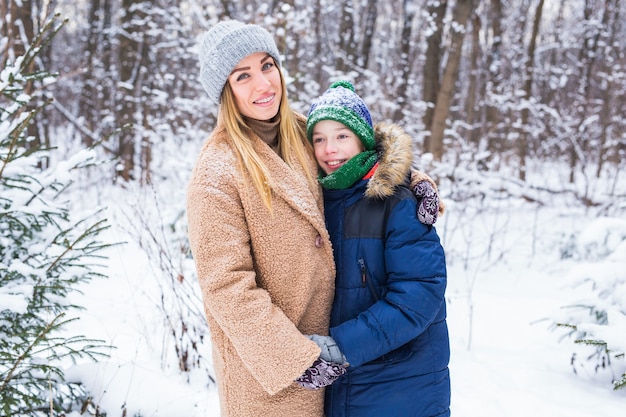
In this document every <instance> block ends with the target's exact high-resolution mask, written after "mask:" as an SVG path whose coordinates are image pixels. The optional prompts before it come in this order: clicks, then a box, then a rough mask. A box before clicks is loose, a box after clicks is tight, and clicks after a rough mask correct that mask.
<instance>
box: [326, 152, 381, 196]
mask: <svg viewBox="0 0 626 417" xmlns="http://www.w3.org/2000/svg"><path fill="white" fill-rule="evenodd" d="M377 159H378V154H377V153H376V151H374V150H372V151H364V152H361V153H360V154H358V155H356V156H354V157H353V158H351V159H350V160H349V161H348V162H346V163H345V164H343V165H342V166H340V167H339V169H338V170H337V171H335V172H333V173H331V174H329V175H326V176H324V174H323V173H321V174H320V177H319V181H320V184H322V187H323V188H325V189H327V190H344V189H346V188H349V187H351V186H352V185H353V184H354V183H356V182H357V181H358V180H360V179H361V178H363V177H364V176H365V174H367V173H368V172H369V170H370V169H372V167H373V166H374V164H375V163H376V160H377Z"/></svg>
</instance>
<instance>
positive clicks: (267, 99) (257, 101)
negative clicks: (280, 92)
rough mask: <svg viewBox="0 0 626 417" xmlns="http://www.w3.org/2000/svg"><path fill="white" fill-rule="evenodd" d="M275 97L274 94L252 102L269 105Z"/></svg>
mask: <svg viewBox="0 0 626 417" xmlns="http://www.w3.org/2000/svg"><path fill="white" fill-rule="evenodd" d="M275 96H276V95H275V94H272V95H270V96H267V97H265V98H262V99H260V100H255V101H254V103H255V104H267V103H269V102H270V101H272V100H274V97H275Z"/></svg>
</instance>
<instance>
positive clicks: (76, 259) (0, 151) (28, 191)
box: [0, 19, 110, 417]
mask: <svg viewBox="0 0 626 417" xmlns="http://www.w3.org/2000/svg"><path fill="white" fill-rule="evenodd" d="M61 26H62V24H58V23H56V20H55V19H52V20H51V21H49V22H48V24H47V25H46V26H45V27H44V28H43V30H42V32H41V33H40V35H39V37H38V38H37V39H35V40H34V41H33V46H32V47H31V48H30V49H29V50H28V51H27V52H26V54H25V55H24V56H20V57H18V58H16V59H15V60H14V62H7V63H6V64H5V65H4V66H3V68H2V69H1V72H0V416H2V417H4V416H13V417H17V416H44V415H63V414H64V413H68V412H70V411H72V410H80V408H81V407H84V406H86V405H87V404H88V400H87V394H86V393H85V392H84V390H83V389H82V387H81V386H79V385H77V384H73V383H69V382H67V381H66V380H65V378H64V374H63V367H64V366H65V365H67V364H69V363H71V362H73V361H75V360H76V359H79V358H91V359H94V358H96V357H97V356H99V355H103V354H104V352H105V351H104V350H103V349H102V348H101V346H100V342H99V341H96V340H92V339H89V338H87V337H85V336H82V335H74V334H69V332H68V330H67V328H68V326H67V325H68V323H70V322H72V321H74V320H77V318H76V315H74V316H72V312H73V311H77V310H78V309H80V307H79V306H77V305H74V304H73V303H72V297H71V295H72V293H73V292H74V291H75V286H76V285H77V284H78V283H81V282H86V281H88V280H90V279H92V278H95V277H101V276H102V273H101V272H98V271H99V270H101V265H100V262H101V256H100V255H99V253H100V250H101V249H103V248H105V247H107V246H110V245H108V244H106V243H103V242H100V241H99V240H98V235H99V233H100V232H101V231H103V230H104V229H106V228H107V227H108V226H107V221H106V220H105V219H103V218H102V216H101V214H100V211H98V210H94V212H93V213H90V214H88V215H86V216H82V217H81V218H79V219H76V213H72V212H70V205H69V203H68V202H67V201H64V200H63V197H64V192H65V191H66V190H67V188H68V187H69V186H70V185H71V179H72V175H73V172H74V171H75V170H76V169H79V168H80V167H82V166H85V165H87V164H89V163H91V162H92V159H93V155H92V153H91V152H89V151H84V152H78V153H76V154H75V155H74V156H73V157H72V159H71V160H68V161H63V162H60V163H58V164H55V166H54V167H52V168H49V169H45V170H44V169H42V168H41V167H42V166H45V163H44V161H47V160H48V159H47V158H49V157H50V150H48V149H43V148H42V147H41V146H40V145H39V140H38V138H34V137H29V136H28V134H27V129H28V126H29V124H30V123H32V122H33V121H35V120H36V119H37V115H38V112H39V110H40V108H38V107H37V106H36V105H35V104H31V103H37V102H38V101H40V100H39V99H40V98H41V97H42V96H41V95H42V94H43V92H44V91H45V85H47V84H48V83H49V82H50V81H51V80H52V78H51V75H50V74H49V73H47V72H45V71H36V72H29V71H28V70H27V68H29V67H30V65H29V64H30V63H32V62H33V60H34V59H35V57H36V56H37V54H38V53H39V52H40V50H41V49H40V48H41V46H45V45H46V44H47V42H49V40H50V39H51V38H52V37H53V36H54V34H56V33H57V32H58V30H59V29H60V28H61ZM0 45H5V46H6V45H8V42H5V41H3V40H2V39H0ZM29 85H35V86H37V88H33V89H32V90H29V89H27V88H26V87H27V86H29ZM26 91H37V94H39V96H34V94H33V96H30V95H28V94H26Z"/></svg>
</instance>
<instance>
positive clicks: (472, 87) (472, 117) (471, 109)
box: [465, 14, 481, 147]
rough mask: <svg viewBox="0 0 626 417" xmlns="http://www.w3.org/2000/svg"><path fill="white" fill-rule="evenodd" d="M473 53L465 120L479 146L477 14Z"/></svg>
mask: <svg viewBox="0 0 626 417" xmlns="http://www.w3.org/2000/svg"><path fill="white" fill-rule="evenodd" d="M472 22H473V23H472V53H471V56H470V73H469V74H468V77H467V78H468V79H469V87H468V88H467V97H466V100H465V115H466V116H465V120H466V121H467V124H468V125H469V126H470V128H471V131H470V132H469V138H470V141H471V142H472V143H473V144H474V145H475V146H476V147H478V142H479V139H480V136H479V130H478V126H477V124H478V123H477V121H476V118H477V108H476V99H477V98H478V97H477V95H478V93H477V91H478V83H479V82H480V70H479V60H480V55H481V54H480V31H481V24H480V17H479V16H478V15H477V14H474V18H473V19H472Z"/></svg>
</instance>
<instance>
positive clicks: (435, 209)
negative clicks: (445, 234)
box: [413, 180, 440, 225]
mask: <svg viewBox="0 0 626 417" xmlns="http://www.w3.org/2000/svg"><path fill="white" fill-rule="evenodd" d="M413 193H415V196H416V197H417V201H418V204H417V218H418V220H419V221H420V222H421V223H424V224H428V225H432V224H435V222H436V221H437V215H438V214H439V211H440V208H439V195H438V194H437V191H436V190H435V188H434V187H433V185H432V184H431V183H430V182H429V181H428V180H422V181H420V182H418V183H417V184H415V186H414V187H413Z"/></svg>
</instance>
